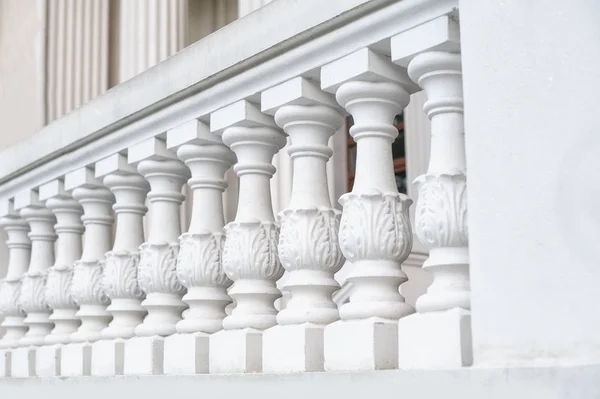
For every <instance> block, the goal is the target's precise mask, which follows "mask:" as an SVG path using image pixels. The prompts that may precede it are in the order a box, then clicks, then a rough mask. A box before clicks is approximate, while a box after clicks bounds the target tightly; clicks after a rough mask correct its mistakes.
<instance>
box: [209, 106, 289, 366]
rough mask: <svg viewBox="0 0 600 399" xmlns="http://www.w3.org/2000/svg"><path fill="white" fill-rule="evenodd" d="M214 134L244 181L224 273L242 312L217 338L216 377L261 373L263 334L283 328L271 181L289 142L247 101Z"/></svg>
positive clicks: (224, 113) (219, 121)
mask: <svg viewBox="0 0 600 399" xmlns="http://www.w3.org/2000/svg"><path fill="white" fill-rule="evenodd" d="M210 128H211V131H213V132H218V133H221V134H222V137H223V142H224V143H225V144H226V145H227V146H228V147H229V148H231V150H232V151H233V152H235V154H236V156H237V163H236V164H235V165H234V167H233V169H234V170H235V172H236V173H237V175H238V176H239V178H240V186H239V199H238V209H237V214H236V217H235V220H234V221H233V222H231V223H229V224H227V226H226V227H225V231H226V240H225V247H224V248H223V268H224V270H225V273H226V274H227V277H229V278H230V279H231V280H233V285H232V286H231V288H230V289H229V295H230V296H231V297H232V298H233V300H234V301H235V304H236V306H235V308H234V309H233V311H232V313H231V315H229V316H227V317H226V318H225V319H224V320H223V328H224V331H219V332H217V333H215V334H214V335H213V336H212V337H211V341H210V353H211V356H210V372H211V373H234V372H258V371H261V370H262V332H263V331H264V330H265V329H267V328H269V327H273V326H274V325H275V324H276V323H277V321H276V314H277V310H276V309H275V307H274V302H275V300H276V299H277V298H279V297H280V296H281V292H280V291H279V290H278V289H277V286H276V284H275V283H276V281H277V280H278V279H279V278H281V276H282V275H283V271H284V270H283V268H282V267H281V264H280V263H279V258H278V255H277V241H278V238H279V228H278V226H277V224H276V223H275V218H274V216H273V207H272V204H271V191H270V184H269V179H270V178H271V177H272V176H273V173H274V172H275V167H274V166H273V165H272V164H271V161H272V159H273V155H274V154H275V153H276V152H277V151H279V149H281V148H282V147H283V146H284V145H285V143H286V137H285V135H284V134H283V132H281V130H280V129H279V127H278V126H277V125H276V124H275V122H274V121H273V118H272V117H270V116H268V115H265V114H263V113H262V112H261V111H260V109H259V108H258V106H257V105H256V104H254V103H252V102H249V101H246V100H242V101H239V102H237V103H234V104H231V105H229V106H227V107H225V108H222V109H220V110H219V111H216V112H214V113H212V114H211V120H210Z"/></svg>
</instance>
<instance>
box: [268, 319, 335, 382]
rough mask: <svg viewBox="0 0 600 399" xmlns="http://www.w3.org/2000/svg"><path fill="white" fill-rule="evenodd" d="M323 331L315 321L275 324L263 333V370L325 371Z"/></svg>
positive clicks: (291, 371)
mask: <svg viewBox="0 0 600 399" xmlns="http://www.w3.org/2000/svg"><path fill="white" fill-rule="evenodd" d="M323 331H324V327H323V326H319V325H315V324H309V323H306V324H301V325H296V326H275V327H272V328H269V329H268V330H266V331H265V332H264V333H263V372H265V373H297V372H305V371H323V370H324V369H323Z"/></svg>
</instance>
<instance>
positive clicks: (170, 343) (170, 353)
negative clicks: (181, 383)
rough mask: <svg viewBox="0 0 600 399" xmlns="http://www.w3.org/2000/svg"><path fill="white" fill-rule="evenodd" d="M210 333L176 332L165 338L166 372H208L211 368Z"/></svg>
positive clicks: (186, 373)
mask: <svg viewBox="0 0 600 399" xmlns="http://www.w3.org/2000/svg"><path fill="white" fill-rule="evenodd" d="M209 350H210V335H209V334H205V333H201V332H199V333H194V334H174V335H171V336H169V337H167V338H165V358H164V360H165V361H164V370H163V371H164V373H165V374H169V375H189V374H206V373H208V370H209V364H208V359H209V356H208V354H209Z"/></svg>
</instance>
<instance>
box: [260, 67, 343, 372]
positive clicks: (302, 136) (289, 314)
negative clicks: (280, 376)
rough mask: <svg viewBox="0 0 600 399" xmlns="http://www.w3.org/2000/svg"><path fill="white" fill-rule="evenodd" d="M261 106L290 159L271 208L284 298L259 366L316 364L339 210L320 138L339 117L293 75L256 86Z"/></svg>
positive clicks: (326, 320) (330, 101) (333, 285)
mask: <svg viewBox="0 0 600 399" xmlns="http://www.w3.org/2000/svg"><path fill="white" fill-rule="evenodd" d="M296 104H302V105H296ZM262 108H263V110H265V111H266V112H268V113H274V114H275V121H276V122H277V124H278V125H279V126H280V127H281V128H282V129H283V130H284V131H285V132H286V133H287V134H288V135H289V140H290V146H289V148H288V152H289V155H290V157H291V159H292V162H293V166H294V177H293V186H292V196H291V200H290V203H289V206H288V207H287V208H286V209H284V210H283V211H281V212H280V213H279V215H278V218H279V222H280V224H281V231H280V236H279V245H278V251H279V259H280V260H281V263H282V265H283V267H284V268H285V270H286V271H287V273H288V275H287V278H286V280H285V283H284V284H283V289H286V290H287V291H288V292H289V293H290V299H289V301H288V303H287V304H286V307H285V308H284V309H282V310H280V311H279V313H278V314H277V323H278V325H277V326H275V327H272V328H270V329H268V330H266V331H265V333H264V337H263V371H264V372H267V373H270V372H272V373H281V372H302V371H323V331H324V327H325V326H326V325H327V324H330V323H332V322H334V321H336V320H338V319H339V314H338V309H337V306H336V304H335V303H334V302H333V300H332V299H331V295H332V294H333V292H335V291H336V290H337V289H339V288H340V286H339V284H338V283H337V281H336V280H335V279H334V277H333V275H334V273H336V272H337V271H338V270H340V268H341V267H342V264H343V262H344V257H343V256H342V253H341V251H340V247H339V244H338V229H339V220H340V212H339V211H338V210H336V209H334V208H333V207H332V205H331V201H330V199H329V188H328V184H327V166H326V164H327V161H328V160H329V158H330V157H331V155H332V154H333V151H332V150H331V148H329V147H328V145H327V143H328V141H329V138H330V137H331V136H332V135H333V134H334V133H335V131H336V130H337V129H339V128H340V127H341V126H342V124H343V121H344V119H343V117H342V115H341V114H340V112H339V111H338V108H339V106H338V105H337V103H336V102H335V98H334V97H333V96H332V95H330V94H328V93H324V92H322V91H321V89H320V88H319V87H318V86H316V85H315V84H314V83H312V82H311V81H309V80H307V79H305V78H301V77H299V78H295V79H292V80H290V81H288V82H285V83H283V84H281V85H278V86H275V87H273V88H271V89H269V90H266V91H265V92H263V93H262ZM282 353H285V356H282V355H281V354H282Z"/></svg>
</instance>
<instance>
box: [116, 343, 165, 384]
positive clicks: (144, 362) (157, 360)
mask: <svg viewBox="0 0 600 399" xmlns="http://www.w3.org/2000/svg"><path fill="white" fill-rule="evenodd" d="M164 353H165V339H164V338H163V337H159V336H153V337H135V338H131V339H128V340H127V341H126V342H125V366H124V368H123V374H125V375H158V374H162V373H163V359H164Z"/></svg>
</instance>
